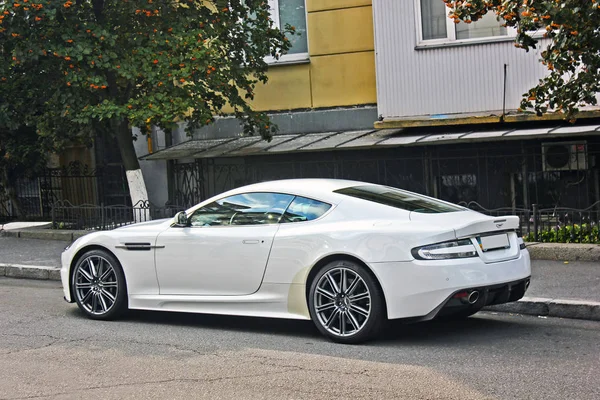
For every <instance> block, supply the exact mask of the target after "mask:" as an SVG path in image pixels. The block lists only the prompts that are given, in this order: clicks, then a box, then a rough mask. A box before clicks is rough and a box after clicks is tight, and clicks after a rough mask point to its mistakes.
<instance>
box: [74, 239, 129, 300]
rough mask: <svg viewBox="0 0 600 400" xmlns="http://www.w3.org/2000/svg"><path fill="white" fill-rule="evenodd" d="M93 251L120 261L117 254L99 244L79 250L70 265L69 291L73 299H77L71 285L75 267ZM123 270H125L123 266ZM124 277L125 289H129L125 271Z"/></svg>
mask: <svg viewBox="0 0 600 400" xmlns="http://www.w3.org/2000/svg"><path fill="white" fill-rule="evenodd" d="M91 250H102V251H105V252H107V253H108V254H110V255H111V256H113V257H114V258H115V259H116V260H117V261H119V258H118V257H117V256H116V255H115V253H113V252H112V251H110V250H109V249H107V248H106V247H104V246H101V245H99V244H88V245H85V246H84V247H82V248H81V249H79V250H77V253H75V255H74V256H73V259H72V260H71V264H70V265H69V291H70V292H71V299H75V292H74V291H73V285H72V284H71V282H72V281H73V272H75V265H77V262H78V261H79V259H80V258H81V256H83V255H84V254H85V253H87V252H88V251H91ZM119 263H120V261H119ZM121 269H123V267H122V266H121ZM123 276H124V277H125V288H127V277H126V276H125V270H123Z"/></svg>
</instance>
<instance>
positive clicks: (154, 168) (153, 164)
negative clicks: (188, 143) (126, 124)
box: [133, 128, 169, 207]
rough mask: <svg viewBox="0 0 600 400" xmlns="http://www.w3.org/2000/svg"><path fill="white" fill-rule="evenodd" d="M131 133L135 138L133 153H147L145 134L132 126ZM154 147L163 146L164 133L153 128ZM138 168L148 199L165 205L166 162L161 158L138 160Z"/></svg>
mask: <svg viewBox="0 0 600 400" xmlns="http://www.w3.org/2000/svg"><path fill="white" fill-rule="evenodd" d="M133 134H134V135H137V140H136V141H135V142H133V145H134V147H135V153H136V155H137V156H138V157H141V156H145V155H146V154H148V143H147V141H146V136H145V135H142V134H141V133H140V130H139V129H138V128H133ZM153 139H154V140H155V143H154V149H156V148H164V147H165V135H164V133H163V132H162V131H158V132H157V129H156V128H153ZM140 168H141V169H142V174H143V176H144V182H145V183H146V190H147V191H148V200H150V203H152V204H154V205H155V206H157V207H162V206H164V205H165V203H166V202H167V200H169V188H168V184H167V162H166V161H161V160H155V161H144V160H140Z"/></svg>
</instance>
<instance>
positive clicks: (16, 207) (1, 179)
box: [0, 167, 25, 219]
mask: <svg viewBox="0 0 600 400" xmlns="http://www.w3.org/2000/svg"><path fill="white" fill-rule="evenodd" d="M0 187H1V188H3V190H4V192H5V193H6V197H7V198H8V200H10V203H11V206H12V210H13V216H16V217H17V218H18V219H22V218H24V217H25V216H24V215H23V212H22V208H21V202H20V201H19V197H18V196H17V191H16V189H15V186H14V182H13V181H12V180H11V179H10V178H9V173H8V167H4V168H2V175H1V176H0ZM0 199H2V197H0Z"/></svg>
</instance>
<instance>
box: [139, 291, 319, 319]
mask: <svg viewBox="0 0 600 400" xmlns="http://www.w3.org/2000/svg"><path fill="white" fill-rule="evenodd" d="M299 286H301V288H299ZM304 287H305V286H304V285H296V284H291V285H290V284H263V285H262V286H261V288H260V289H259V290H258V291H257V292H256V293H253V294H250V295H245V296H192V295H154V294H150V295H148V294H143V295H129V308H130V309H135V310H153V311H173V312H190V313H201V314H220V315H238V316H246V317H265V318H286V319H300V320H309V319H310V317H309V314H308V309H307V308H306V299H305V298H302V299H298V298H297V296H294V295H293V294H294V293H297V292H299V291H300V290H298V289H301V290H302V291H304ZM300 302H303V303H304V306H302V305H301V304H299V303H300ZM305 310H306V311H305Z"/></svg>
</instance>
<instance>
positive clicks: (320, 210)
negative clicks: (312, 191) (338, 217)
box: [281, 197, 331, 222]
mask: <svg viewBox="0 0 600 400" xmlns="http://www.w3.org/2000/svg"><path fill="white" fill-rule="evenodd" d="M330 208H331V205H330V204H327V203H323V202H320V201H317V200H312V199H307V198H305V197H296V198H295V199H294V201H293V202H292V204H290V206H289V208H288V209H287V211H286V212H285V214H284V216H283V218H282V219H281V222H303V221H312V220H313V219H317V218H319V217H320V216H321V215H323V214H325V213H326V212H327V210H329V209H330Z"/></svg>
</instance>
